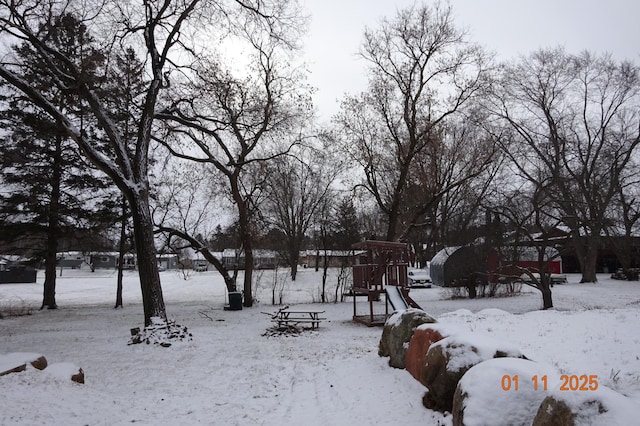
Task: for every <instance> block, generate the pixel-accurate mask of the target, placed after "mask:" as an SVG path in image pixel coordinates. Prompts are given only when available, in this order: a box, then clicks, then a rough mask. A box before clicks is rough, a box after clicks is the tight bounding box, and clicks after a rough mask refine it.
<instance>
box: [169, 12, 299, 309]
mask: <svg viewBox="0 0 640 426" xmlns="http://www.w3.org/2000/svg"><path fill="white" fill-rule="evenodd" d="M282 3H283V4H284V3H285V2H282ZM281 10H283V11H286V9H281ZM290 30H291V31H295V30H296V28H295V27H290ZM236 34H237V35H238V42H239V43H241V45H242V46H244V47H245V48H247V49H249V50H250V51H251V52H252V54H251V55H250V63H249V64H248V66H247V70H248V71H247V72H246V73H244V74H243V73H242V72H240V71H237V70H236V71H235V72H234V69H233V66H225V64H223V63H221V62H220V61H218V60H216V59H215V58H206V60H204V59H203V60H202V61H201V63H200V64H199V65H198V66H196V67H194V68H193V70H192V71H193V73H194V74H195V77H194V79H192V80H190V81H189V82H188V83H187V84H186V85H185V90H186V92H187V93H188V96H180V93H176V94H175V98H174V100H173V103H172V105H171V106H170V107H168V108H166V109H165V110H164V111H163V112H162V113H161V114H159V115H158V117H161V118H162V119H163V120H164V121H165V124H166V126H167V128H168V131H169V132H170V133H171V134H174V135H178V137H177V138H173V139H165V138H158V141H159V142H160V143H162V144H163V145H164V146H165V147H166V148H167V149H168V150H169V152H171V154H172V155H174V156H176V157H178V158H182V159H186V160H190V161H195V162H199V163H206V164H209V165H211V166H212V167H213V169H215V170H216V171H217V173H219V174H220V175H221V176H222V177H223V181H224V184H225V186H226V191H227V194H228V195H229V198H230V201H231V202H232V203H233V204H234V205H235V208H236V214H237V219H238V226H239V233H240V236H239V237H240V241H241V244H242V247H241V248H242V251H243V252H244V256H245V273H244V287H243V289H244V306H246V307H250V306H252V305H253V297H252V285H251V284H252V274H253V268H254V260H253V241H254V238H255V226H256V218H257V214H258V212H259V204H260V202H261V200H262V199H263V197H264V189H265V185H266V175H265V171H264V163H265V162H267V161H269V160H272V159H274V158H276V157H278V156H281V155H283V154H285V153H287V152H288V151H289V150H290V149H291V147H292V146H294V145H296V144H298V143H299V141H300V139H301V138H303V137H304V135H300V133H299V124H300V122H301V121H303V120H305V119H307V118H308V117H309V114H310V111H311V105H310V102H309V99H310V98H309V97H308V93H305V88H304V87H303V86H302V85H301V82H302V79H303V73H302V72H301V70H299V69H296V68H295V67H293V66H290V65H289V61H292V58H291V48H292V46H291V44H290V43H288V42H286V40H283V39H281V38H279V37H276V36H277V34H275V33H274V32H273V30H272V28H268V29H267V31H265V29H264V28H263V27H262V26H256V25H255V23H254V22H250V21H246V22H244V24H243V25H241V26H240V28H239V29H237V33H236ZM185 141H186V143H185Z"/></svg>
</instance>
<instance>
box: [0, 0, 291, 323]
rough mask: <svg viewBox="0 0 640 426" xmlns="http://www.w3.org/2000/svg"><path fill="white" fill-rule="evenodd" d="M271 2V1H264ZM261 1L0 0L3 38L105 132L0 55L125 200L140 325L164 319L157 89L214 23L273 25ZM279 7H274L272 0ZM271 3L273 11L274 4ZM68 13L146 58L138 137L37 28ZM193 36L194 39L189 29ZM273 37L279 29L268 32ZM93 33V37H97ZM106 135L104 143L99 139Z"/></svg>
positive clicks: (197, 49)
mask: <svg viewBox="0 0 640 426" xmlns="http://www.w3.org/2000/svg"><path fill="white" fill-rule="evenodd" d="M269 5H271V3H269ZM267 6H268V5H267V4H266V3H264V2H261V1H260V2H254V1H240V0H236V1H231V2H222V1H219V2H218V1H207V2H205V1H200V0H163V1H158V2H155V1H147V0H143V1H142V2H141V3H140V4H137V3H136V4H134V3H130V2H129V1H127V0H125V1H124V2H122V1H117V2H116V1H111V0H107V1H105V2H98V3H96V4H91V3H86V2H74V1H71V0H69V1H65V0H25V1H20V2H15V1H13V0H0V35H1V36H2V37H3V39H4V40H5V41H6V42H9V43H26V44H27V45H29V46H31V48H32V49H33V50H34V51H35V52H36V53H37V56H38V59H37V60H39V61H41V62H42V63H43V64H46V67H45V74H44V75H43V78H46V79H47V80H48V81H49V82H50V85H51V87H56V88H57V89H59V90H61V91H63V92H69V91H71V92H73V93H74V94H75V95H76V96H77V97H78V98H79V99H80V100H81V102H82V103H83V105H84V107H85V108H86V110H87V111H88V112H89V113H91V114H92V116H93V117H92V119H93V120H95V122H96V123H97V124H98V126H99V128H100V129H101V131H102V132H103V134H104V136H102V137H100V138H93V137H90V136H89V135H88V134H87V133H86V132H84V131H83V123H82V122H79V121H78V120H77V119H75V117H73V116H71V115H69V114H68V113H66V112H65V111H64V110H61V109H60V108H59V107H58V106H57V105H58V104H57V102H56V99H54V98H52V96H51V92H47V91H41V90H38V89H37V88H34V87H32V86H30V85H29V84H27V83H26V81H25V79H24V78H23V75H24V72H25V68H26V67H28V65H29V64H25V63H21V62H19V61H16V58H15V57H13V56H11V55H5V56H3V58H2V60H1V61H0V77H1V78H3V79H5V80H6V81H7V82H8V83H9V84H11V85H13V86H14V87H15V88H16V89H17V90H19V91H21V92H23V93H24V94H25V95H26V96H27V97H28V98H29V99H30V100H31V101H32V102H33V103H34V104H35V105H36V106H38V107H40V108H42V109H43V110H44V111H45V112H46V113H48V114H49V115H51V117H53V119H55V120H56V121H57V123H58V124H59V126H60V127H61V128H62V129H64V131H65V132H66V133H67V135H68V136H69V138H70V139H72V140H73V141H74V142H75V143H77V145H78V147H79V148H80V150H81V151H82V153H83V154H84V155H85V156H86V158H88V159H89V160H90V161H91V162H92V163H93V164H94V166H96V167H97V168H99V169H100V170H102V171H103V172H104V173H105V174H107V175H108V176H109V177H110V178H111V179H112V180H113V182H114V183H115V184H116V186H117V187H118V188H119V189H120V191H122V193H123V194H124V195H125V197H126V198H127V201H128V203H129V207H130V209H131V214H132V217H133V226H134V238H135V245H136V253H137V264H138V271H139V275H140V285H141V289H142V299H143V306H144V317H145V324H146V325H149V324H151V318H152V317H160V318H163V319H166V312H165V304H164V299H163V295H162V287H161V284H160V276H159V273H158V266H157V263H156V249H155V245H154V232H153V231H154V229H153V222H152V218H151V212H150V209H149V195H150V186H149V179H148V175H149V169H148V168H149V149H150V144H151V135H152V133H153V130H154V129H153V126H154V119H155V118H156V113H157V106H158V103H159V99H160V97H161V92H162V91H163V89H166V88H167V87H169V85H170V83H171V75H172V71H176V72H179V71H180V70H182V65H184V64H191V63H192V62H193V61H194V60H195V58H197V57H199V56H200V55H201V54H202V48H201V46H202V45H203V44H204V45H206V43H207V41H210V38H209V37H208V36H211V33H212V32H213V31H214V30H215V29H220V27H225V26H228V25H229V24H230V23H231V22H233V21H234V20H237V19H240V18H242V17H243V16H249V18H248V19H249V20H253V21H254V22H256V23H264V25H266V26H268V27H270V28H272V29H277V27H279V26H281V23H282V20H276V19H273V18H272V17H271V13H272V12H273V10H274V9H268V8H267ZM276 6H278V5H276ZM275 9H278V7H276V8H275ZM63 11H64V12H65V13H73V14H75V15H76V16H77V17H78V19H80V20H82V21H83V22H86V23H90V24H91V27H92V28H95V29H96V32H97V31H98V30H99V31H100V34H99V35H100V37H99V39H97V41H96V44H97V46H96V47H97V48H98V49H99V50H100V51H101V52H103V53H104V54H105V56H107V57H109V56H110V55H113V54H115V53H118V52H120V51H122V50H123V47H122V46H126V45H133V46H135V48H136V49H139V50H140V51H141V52H142V54H143V56H144V58H145V60H146V62H145V64H146V69H145V71H146V75H145V83H146V84H145V87H144V91H143V93H142V94H141V98H142V101H141V103H140V110H139V113H138V116H137V117H136V120H135V122H136V126H137V128H136V132H135V133H136V139H135V141H133V143H130V141H128V140H126V139H125V138H123V135H122V134H121V132H120V129H119V127H118V125H117V122H116V121H115V120H114V117H113V115H112V114H111V112H110V110H109V108H108V104H107V102H106V101H105V99H104V98H102V97H101V94H100V93H103V92H101V91H100V90H98V89H99V87H97V85H98V82H97V81H96V80H95V79H93V78H90V74H88V73H87V72H86V70H83V68H82V67H79V66H78V64H79V63H82V60H83V58H82V57H78V56H77V55H79V54H80V53H79V52H64V51H62V50H60V49H57V48H56V47H55V46H53V45H52V44H51V43H50V40H48V39H47V38H46V32H45V31H43V30H42V29H43V26H44V27H46V25H48V24H50V23H52V22H54V21H55V16H56V15H59V14H60V13H61V12H63ZM196 34H197V37H195V35H196ZM273 34H274V35H276V36H277V35H278V34H279V33H277V32H275V31H274V32H273ZM96 38H98V36H97V35H96ZM105 141H106V142H105Z"/></svg>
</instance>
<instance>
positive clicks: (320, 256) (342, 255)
mask: <svg viewBox="0 0 640 426" xmlns="http://www.w3.org/2000/svg"><path fill="white" fill-rule="evenodd" d="M362 253H365V252H364V251H362V250H358V251H355V252H354V251H353V250H305V251H303V252H300V258H299V261H298V262H299V264H300V265H302V266H303V267H305V268H315V267H316V265H318V267H319V268H324V264H325V259H326V262H327V267H329V268H337V267H340V266H351V265H352V264H353V258H354V256H358V255H359V254H362Z"/></svg>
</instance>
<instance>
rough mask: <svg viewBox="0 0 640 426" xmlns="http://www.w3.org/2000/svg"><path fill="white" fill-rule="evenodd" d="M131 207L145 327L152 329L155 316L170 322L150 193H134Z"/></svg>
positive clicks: (130, 200) (131, 198)
mask: <svg viewBox="0 0 640 426" xmlns="http://www.w3.org/2000/svg"><path fill="white" fill-rule="evenodd" d="M129 207H130V208H131V216H132V218H133V233H134V242H135V246H136V255H137V266H138V274H139V276H140V288H141V290H142V305H143V308H144V324H145V326H148V325H150V324H151V318H153V317H159V318H162V319H163V320H166V319H167V314H166V310H165V306H164V298H163V296H162V286H161V284H160V273H159V272H158V262H157V259H156V247H155V239H154V232H153V221H152V219H151V212H150V210H149V201H148V191H147V190H140V191H139V192H138V193H135V194H132V196H131V197H129Z"/></svg>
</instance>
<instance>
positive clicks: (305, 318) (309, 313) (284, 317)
mask: <svg viewBox="0 0 640 426" xmlns="http://www.w3.org/2000/svg"><path fill="white" fill-rule="evenodd" d="M323 313H324V311H316V310H295V311H291V310H289V308H288V307H285V308H282V309H280V310H278V311H277V312H276V313H275V314H273V315H272V316H271V321H273V322H275V323H277V324H278V327H282V326H285V325H298V324H309V325H310V326H311V328H312V329H314V328H318V326H319V325H320V322H321V321H324V320H326V318H323V317H321V316H320V314H323Z"/></svg>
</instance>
